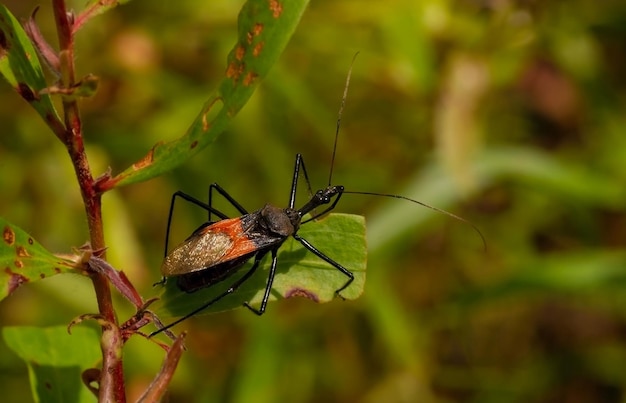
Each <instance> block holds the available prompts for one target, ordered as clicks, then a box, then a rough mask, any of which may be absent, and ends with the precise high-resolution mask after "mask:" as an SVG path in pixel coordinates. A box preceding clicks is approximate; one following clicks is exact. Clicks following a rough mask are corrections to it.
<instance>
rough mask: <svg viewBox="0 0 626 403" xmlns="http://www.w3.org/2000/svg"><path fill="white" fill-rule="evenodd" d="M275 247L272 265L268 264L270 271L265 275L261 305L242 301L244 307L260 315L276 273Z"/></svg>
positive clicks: (262, 312) (265, 304)
mask: <svg viewBox="0 0 626 403" xmlns="http://www.w3.org/2000/svg"><path fill="white" fill-rule="evenodd" d="M277 250H278V248H276V249H272V265H271V266H270V272H269V274H268V276H267V285H266V286H265V294H263V300H262V301H261V306H260V307H259V309H256V308H253V307H252V306H250V305H249V304H248V303H247V302H246V303H244V305H245V307H246V308H248V309H249V310H251V311H252V312H254V313H256V314H257V315H259V316H261V315H263V314H264V313H265V308H266V307H267V300H268V299H269V297H270V292H271V291H272V284H273V283H274V276H275V275H276V263H277V262H278V258H277V257H276V251H277Z"/></svg>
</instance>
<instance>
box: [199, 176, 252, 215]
mask: <svg viewBox="0 0 626 403" xmlns="http://www.w3.org/2000/svg"><path fill="white" fill-rule="evenodd" d="M213 190H215V191H217V193H219V194H220V195H221V196H222V197H223V198H224V199H226V200H227V201H228V202H229V203H230V204H231V205H232V206H233V207H235V208H236V209H237V211H239V212H240V213H241V214H248V211H247V210H246V209H245V208H244V207H243V206H242V205H241V204H239V202H238V201H237V200H235V198H234V197H232V196H231V195H230V194H229V193H228V192H227V191H226V190H225V189H224V188H223V187H221V186H220V185H219V184H218V183H212V184H211V185H210V186H209V206H211V210H212V209H213ZM211 210H208V211H209V221H211V213H212V211H211Z"/></svg>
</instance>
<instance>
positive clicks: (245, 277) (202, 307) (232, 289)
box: [148, 252, 267, 337]
mask: <svg viewBox="0 0 626 403" xmlns="http://www.w3.org/2000/svg"><path fill="white" fill-rule="evenodd" d="M266 253H267V252H259V253H257V254H256V256H255V257H254V264H253V265H252V267H251V268H250V270H248V271H247V272H246V274H244V275H243V276H242V277H241V278H240V279H238V280H237V281H235V282H234V283H233V284H231V286H230V287H228V289H227V290H226V291H224V292H223V293H221V294H220V295H218V296H216V297H215V298H213V299H212V300H210V301H208V302H206V303H204V304H202V305H200V306H199V307H198V308H196V309H194V310H193V311H191V312H189V313H188V314H186V315H185V316H183V317H181V318H178V319H177V320H175V321H174V322H172V323H170V324H168V325H167V326H165V327H162V328H161V329H159V330H156V331H154V332H152V333H150V336H148V337H152V336H154V335H157V334H159V333H161V332H163V331H165V330H167V329H169V328H171V327H173V326H176V325H177V324H179V323H180V322H182V321H184V320H187V319H189V318H191V317H192V316H194V315H196V314H198V313H200V312H202V311H204V310H205V309H207V308H208V307H210V306H211V305H213V304H214V303H216V302H217V301H219V300H221V299H222V298H224V297H226V296H227V295H230V294H232V293H233V292H235V291H236V290H237V289H238V288H239V287H240V286H241V285H242V284H243V283H245V282H246V281H247V280H248V279H249V278H250V277H251V276H252V275H253V274H254V272H255V271H256V269H257V268H258V267H259V263H260V261H261V259H262V258H263V256H265V254H266ZM244 305H245V306H247V307H248V308H250V306H249V305H248V304H247V303H245V304H244ZM253 311H255V310H254V309H253ZM255 313H257V315H261V314H262V312H261V313H258V312H256V311H255Z"/></svg>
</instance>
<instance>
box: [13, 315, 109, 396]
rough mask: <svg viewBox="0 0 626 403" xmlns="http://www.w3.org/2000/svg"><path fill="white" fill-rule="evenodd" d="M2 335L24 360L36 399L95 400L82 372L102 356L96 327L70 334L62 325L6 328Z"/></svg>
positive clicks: (95, 363) (82, 328)
mask: <svg viewBox="0 0 626 403" xmlns="http://www.w3.org/2000/svg"><path fill="white" fill-rule="evenodd" d="M2 335H3V337H4V341H5V343H6V344H7V346H8V347H9V348H10V349H11V350H13V351H14V352H15V353H16V354H17V355H18V356H19V357H20V358H21V359H23V360H24V361H25V362H26V365H27V366H28V375H29V378H30V384H31V390H32V393H33V398H34V400H35V401H36V402H67V403H72V402H94V401H95V400H96V399H95V397H94V396H93V395H92V394H91V392H90V391H89V390H88V389H87V387H85V386H84V385H83V384H82V381H81V374H82V372H83V371H84V370H86V369H88V368H92V367H94V366H96V365H97V364H98V361H99V360H100V358H101V353H100V342H99V336H98V334H97V332H96V331H95V330H93V329H91V328H87V327H81V328H75V329H73V330H72V334H71V335H70V334H68V332H67V328H66V327H65V326H57V327H49V328H39V327H5V328H3V329H2Z"/></svg>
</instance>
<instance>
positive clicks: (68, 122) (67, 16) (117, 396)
mask: <svg viewBox="0 0 626 403" xmlns="http://www.w3.org/2000/svg"><path fill="white" fill-rule="evenodd" d="M52 5H53V10H54V17H55V22H56V26H57V34H58V39H59V55H60V70H61V85H62V86H63V87H65V88H71V87H72V86H73V85H74V84H75V83H76V75H75V68H74V36H73V31H72V26H73V23H74V17H73V15H72V14H71V13H68V11H67V9H66V6H65V0H53V1H52ZM62 103H63V112H64V123H65V133H64V135H63V136H62V141H63V143H64V144H65V146H66V148H67V151H68V153H69V156H70V159H71V161H72V165H73V166H74V170H75V172H76V177H77V179H78V184H79V186H80V190H81V195H82V198H83V203H84V205H85V212H86V215H87V224H88V227H89V234H90V241H91V247H92V248H93V249H94V250H103V251H104V250H105V247H106V245H105V242H104V229H103V226H102V204H101V195H100V194H99V193H98V192H96V191H95V188H94V179H93V176H92V175H91V170H90V168H89V162H88V160H87V155H86V154H85V147H84V143H83V133H82V122H81V119H80V113H79V108H78V102H77V98H75V97H65V96H63V97H62ZM103 258H104V256H103ZM91 280H92V282H93V285H94V290H95V293H96V298H97V301H98V308H99V311H100V314H101V315H102V317H103V318H104V319H105V320H106V321H108V322H109V323H111V324H112V325H113V326H110V327H108V328H106V329H105V328H104V327H103V336H102V337H103V340H102V343H101V346H102V356H103V363H102V371H101V379H100V396H99V400H100V401H116V402H124V401H125V400H126V399H125V393H124V378H123V367H122V360H121V359H120V355H121V349H122V341H121V340H122V338H121V337H120V334H119V333H120V332H119V328H118V326H117V318H116V315H115V311H114V308H113V302H112V298H111V288H110V285H109V283H108V281H107V279H106V277H105V276H104V275H102V274H101V273H98V272H92V273H91ZM111 333H116V334H115V335H112V334H111ZM105 339H106V340H105Z"/></svg>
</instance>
